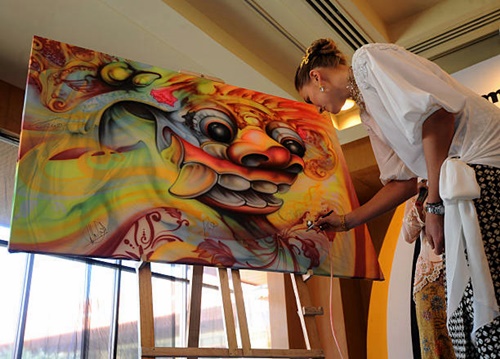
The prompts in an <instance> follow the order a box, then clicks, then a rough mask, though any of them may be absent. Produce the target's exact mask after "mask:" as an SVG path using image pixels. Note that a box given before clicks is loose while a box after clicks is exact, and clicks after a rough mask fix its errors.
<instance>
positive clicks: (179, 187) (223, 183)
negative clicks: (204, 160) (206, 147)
mask: <svg viewBox="0 0 500 359" xmlns="http://www.w3.org/2000/svg"><path fill="white" fill-rule="evenodd" d="M289 189H290V185H287V184H280V185H276V184H274V183H272V182H269V181H252V182H250V181H248V180H247V179H245V178H243V177H241V176H238V175H233V174H222V175H218V174H217V173H216V172H215V171H213V170H212V169H211V168H209V167H207V166H205V165H203V164H201V163H186V164H185V165H184V166H182V168H181V170H180V172H179V175H178V177H177V179H176V181H175V182H174V184H173V185H172V187H170V192H171V193H172V194H174V195H175V196H178V197H181V198H196V197H199V196H201V195H203V194H205V195H206V196H208V197H210V198H212V199H213V200H215V201H217V202H219V203H221V204H224V205H226V206H234V207H239V206H243V205H247V206H249V207H254V208H265V207H267V206H271V207H279V206H281V205H282V204H283V200H281V199H279V198H276V197H274V196H273V194H275V193H286V192H287V191H288V190H289Z"/></svg>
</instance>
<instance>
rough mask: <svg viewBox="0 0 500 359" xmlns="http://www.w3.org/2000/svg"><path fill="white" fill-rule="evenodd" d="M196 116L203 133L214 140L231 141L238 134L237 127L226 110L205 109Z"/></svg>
mask: <svg viewBox="0 0 500 359" xmlns="http://www.w3.org/2000/svg"><path fill="white" fill-rule="evenodd" d="M195 118H196V119H197V120H198V121H197V122H198V126H199V130H200V131H201V133H202V134H203V135H204V136H207V137H208V138H210V139H212V140H214V141H217V142H222V143H230V142H231V141H232V140H233V139H234V137H235V136H236V132H237V128H236V126H235V124H234V122H233V121H231V119H230V118H229V116H227V115H226V114H225V113H224V112H221V111H217V110H212V109H204V110H201V111H198V112H197V113H196V116H195Z"/></svg>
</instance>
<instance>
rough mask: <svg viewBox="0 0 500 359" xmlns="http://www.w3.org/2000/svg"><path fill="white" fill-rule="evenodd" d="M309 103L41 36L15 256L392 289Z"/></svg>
mask: <svg viewBox="0 0 500 359" xmlns="http://www.w3.org/2000/svg"><path fill="white" fill-rule="evenodd" d="M357 205H358V202H357V199H356V196H355V192H354V190H353V187H352V183H351V180H350V177H349V175H348V171H347V168H346V165H345V161H344V158H343V156H342V152H341V148H340V146H339V144H338V141H337V139H336V134H335V130H334V128H333V126H332V124H331V122H330V120H329V119H328V118H325V117H323V116H321V115H319V114H318V113H317V110H316V109H315V108H314V107H312V106H310V105H307V104H304V103H301V102H297V101H292V100H289V99H284V98H280V97H276V96H272V95H269V94H265V93H260V92H256V91H252V90H249V89H244V88H240V87H236V86H232V85H228V84H225V83H223V82H218V81H212V80H210V79H208V78H206V77H204V76H193V75H189V74H184V73H179V72H176V71H170V70H165V69H162V68H158V67H155V66H151V65H146V64H143V63H139V62H136V61H131V60H128V59H124V58H120V57H116V56H112V55H108V54H105V53H101V52H97V51H93V50H89V49H84V48H81V47H77V46H72V45H69V44H65V43H61V42H58V41H54V40H50V39H45V38H41V37H35V38H34V39H33V46H32V53H31V58H30V65H29V77H28V81H27V88H26V97H25V108H24V115H23V125H22V132H21V140H20V148H19V158H18V165H17V173H16V189H15V194H14V209H13V215H12V224H11V237H10V242H9V250H10V251H12V252H15V251H25V252H36V253H57V254H63V255H72V256H87V257H102V258H121V259H132V260H143V261H157V262H168V263H184V264H200V265H207V266H218V267H228V268H237V269H255V270H267V271H282V272H293V273H306V272H310V273H314V274H318V275H329V274H332V275H334V276H338V277H350V278H353V277H355V278H370V279H379V278H381V273H380V269H379V266H378V262H377V258H376V254H375V252H374V249H373V246H372V243H371V239H370V237H369V235H368V232H367V230H366V227H364V226H360V227H358V228H356V229H354V230H351V231H349V232H346V233H337V234H331V235H329V234H327V233H325V232H323V231H320V230H318V229H316V228H315V229H313V230H309V231H308V230H307V222H308V221H309V220H314V219H315V218H316V217H317V216H318V214H320V213H324V212H326V211H328V210H334V211H336V212H338V213H346V212H348V211H350V210H351V209H352V208H353V207H355V206H357Z"/></svg>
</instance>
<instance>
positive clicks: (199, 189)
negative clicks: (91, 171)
mask: <svg viewBox="0 0 500 359" xmlns="http://www.w3.org/2000/svg"><path fill="white" fill-rule="evenodd" d="M205 97H206V98H205V99H201V98H197V100H196V101H195V102H194V103H192V102H188V103H185V104H184V105H183V106H182V108H180V109H179V110H178V111H174V112H165V111H162V110H159V109H156V108H154V107H151V106H149V105H144V104H140V103H134V102H125V103H118V104H116V105H114V106H113V108H111V109H110V110H108V111H107V112H106V113H105V115H104V117H103V121H102V123H101V131H100V133H101V143H102V144H103V145H105V146H107V147H111V148H113V149H115V150H118V151H123V150H124V149H126V148H128V149H130V148H135V147H136V146H137V142H136V143H131V142H130V140H131V139H130V138H126V139H125V143H121V142H120V141H123V140H124V136H123V134H122V133H120V132H121V131H123V128H122V127H121V126H119V125H118V123H119V122H120V121H121V120H123V118H124V117H128V118H131V117H132V118H134V117H136V118H137V119H136V122H137V123H139V122H140V121H143V120H146V121H148V120H149V121H154V122H155V128H156V136H155V137H156V146H157V149H158V151H160V152H164V151H165V150H168V149H170V151H168V153H172V151H171V147H172V146H174V147H178V148H177V151H176V153H177V154H178V155H176V156H174V158H169V159H168V160H169V161H172V160H173V161H175V163H176V165H177V166H178V169H179V172H178V176H177V178H176V180H175V182H174V183H173V184H171V185H169V192H170V193H171V194H172V195H174V196H176V197H178V198H182V199H196V200H199V201H201V202H203V203H205V204H208V205H209V206H211V207H215V208H220V209H223V210H228V211H232V212H238V213H251V214H269V213H272V212H275V211H276V210H278V209H279V208H280V207H281V206H282V204H283V200H282V199H280V198H278V197H276V195H279V194H280V193H281V194H283V193H286V192H287V191H289V189H290V187H291V186H292V184H293V182H294V181H295V180H296V178H297V175H298V174H299V173H301V172H302V171H303V169H304V161H303V157H304V154H305V151H306V148H305V144H304V142H303V140H302V139H301V137H300V136H299V134H298V133H297V131H296V129H294V128H293V126H292V125H290V124H288V123H286V122H285V121H283V120H282V119H280V117H279V116H277V115H276V114H273V113H272V112H271V111H270V110H269V109H267V108H265V107H263V106H261V105H259V104H257V103H254V102H253V101H244V102H243V103H242V101H241V100H238V99H235V98H229V99H228V98H221V99H220V101H217V100H216V99H214V98H211V99H209V98H208V96H205ZM129 121H130V119H129ZM132 140H133V141H137V139H132ZM141 141H145V139H142V140H141Z"/></svg>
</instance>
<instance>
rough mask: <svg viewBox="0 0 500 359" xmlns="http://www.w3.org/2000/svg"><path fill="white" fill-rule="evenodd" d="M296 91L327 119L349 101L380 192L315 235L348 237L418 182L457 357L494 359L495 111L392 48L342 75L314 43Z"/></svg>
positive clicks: (497, 285)
mask: <svg viewBox="0 0 500 359" xmlns="http://www.w3.org/2000/svg"><path fill="white" fill-rule="evenodd" d="M295 87H296V89H297V91H298V92H299V94H300V96H301V97H302V98H303V99H304V101H306V102H308V103H311V104H313V105H315V106H316V107H317V108H318V109H319V111H320V112H323V111H328V112H331V113H334V114H336V113H338V112H339V111H340V109H341V108H342V105H343V104H344V102H345V101H346V100H347V99H348V98H351V99H353V100H354V101H356V103H357V104H358V106H359V108H360V110H361V111H360V114H361V120H362V122H363V124H364V125H365V127H366V129H367V131H368V134H369V136H370V141H371V144H372V147H373V151H374V154H375V157H376V160H377V163H378V165H379V168H380V173H381V175H380V178H381V181H382V183H383V184H384V186H383V187H382V189H381V190H380V191H379V192H378V193H377V194H376V195H375V196H374V197H373V198H372V199H371V200H369V201H368V202H367V203H366V204H364V205H362V206H360V207H358V208H356V209H355V210H354V211H352V212H350V213H347V214H336V213H332V214H330V215H329V216H326V217H324V218H319V219H318V221H317V225H318V226H321V228H323V229H324V230H330V231H347V230H349V229H351V228H353V227H355V226H358V225H360V224H363V223H366V222H367V221H369V220H371V219H372V218H374V217H376V216H378V215H381V214H382V213H384V212H386V211H388V210H390V209H393V208H395V207H396V206H398V205H399V204H401V203H403V202H404V201H406V200H407V199H409V198H410V197H412V196H414V195H415V193H416V188H417V177H422V178H427V179H428V197H427V201H428V203H427V205H426V207H425V210H426V226H425V231H426V236H427V238H428V239H429V241H430V243H431V245H432V248H433V249H434V252H435V253H436V254H438V255H439V254H442V253H445V255H446V268H447V269H446V285H447V299H448V303H447V312H448V328H449V331H450V336H451V338H452V341H453V345H454V348H455V353H456V356H457V358H465V357H466V358H476V357H495V355H497V354H496V353H498V352H500V340H499V338H500V325H499V324H500V317H499V315H500V313H499V308H498V298H499V297H500V278H499V267H500V265H499V262H500V258H499V256H498V253H499V252H500V251H499V250H498V245H499V243H500V233H499V228H498V223H500V218H499V217H500V215H499V212H500V204H499V202H500V201H499V200H498V193H499V192H500V185H499V181H500V109H498V108H497V107H496V106H495V105H493V104H491V103H489V102H488V101H486V100H485V99H483V98H482V97H481V96H479V95H477V94H475V93H473V92H472V91H470V90H469V89H467V88H465V87H464V86H462V85H460V84H459V83H458V82H457V81H455V80H454V79H453V78H452V77H451V76H449V75H448V74H447V73H446V72H445V71H443V70H442V69H440V68H439V67H438V66H437V65H435V64H434V63H432V62H430V61H428V60H426V59H424V58H422V57H418V56H416V55H414V54H412V53H410V52H408V51H406V50H404V49H403V48H401V47H398V46H396V45H393V44H369V45H365V46H363V47H362V48H360V49H358V50H357V51H356V52H355V53H354V55H353V58H352V67H351V66H349V65H348V63H347V61H346V59H345V56H344V55H343V54H342V53H341V52H340V51H339V50H338V48H337V46H336V44H335V43H334V42H333V41H332V40H330V39H319V40H316V41H315V42H313V43H312V45H311V46H310V47H309V48H308V49H307V52H306V54H305V56H304V57H303V59H302V62H301V64H300V66H299V67H298V69H297V72H296V75H295ZM445 213H446V216H445V215H444V214H445ZM445 234H446V241H445ZM445 249H446V250H445ZM468 259H470V261H468ZM469 265H470V266H469ZM473 288H474V290H473ZM488 355H489V356H488Z"/></svg>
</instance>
